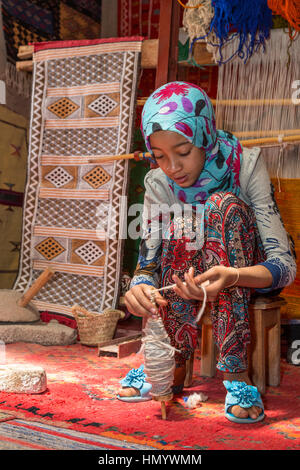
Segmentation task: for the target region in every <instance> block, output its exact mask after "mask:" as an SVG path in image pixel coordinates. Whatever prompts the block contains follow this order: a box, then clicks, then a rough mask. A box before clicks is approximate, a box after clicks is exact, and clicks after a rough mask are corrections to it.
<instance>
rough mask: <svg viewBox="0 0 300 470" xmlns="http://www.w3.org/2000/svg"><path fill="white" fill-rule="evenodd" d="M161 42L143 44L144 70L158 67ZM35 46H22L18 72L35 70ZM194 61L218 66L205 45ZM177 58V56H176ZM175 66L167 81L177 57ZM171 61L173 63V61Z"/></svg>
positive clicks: (197, 47) (197, 48)
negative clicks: (33, 58) (33, 56)
mask: <svg viewBox="0 0 300 470" xmlns="http://www.w3.org/2000/svg"><path fill="white" fill-rule="evenodd" d="M158 46H159V40H158V39H145V41H143V43H142V52H141V67H142V69H155V68H156V67H157V66H158V50H159V47H158ZM33 50H34V48H33V46H20V47H19V51H18V58H19V59H21V60H20V61H18V62H17V64H16V67H17V70H23V71H26V72H31V71H32V69H33V63H32V60H31V59H32V55H33ZM193 51H194V52H193V54H194V59H195V62H196V63H197V64H198V65H216V64H215V63H214V62H213V59H212V54H210V53H209V52H207V50H206V46H205V44H204V43H201V42H197V43H196V44H195V46H194V49H193ZM176 57H177V56H176ZM172 60H173V65H172V68H171V64H170V72H168V75H169V78H167V80H173V78H172V77H174V73H175V70H176V67H175V65H174V60H175V56H173V59H172ZM172 60H171V61H172ZM180 65H184V66H190V65H191V64H189V63H188V62H180Z"/></svg>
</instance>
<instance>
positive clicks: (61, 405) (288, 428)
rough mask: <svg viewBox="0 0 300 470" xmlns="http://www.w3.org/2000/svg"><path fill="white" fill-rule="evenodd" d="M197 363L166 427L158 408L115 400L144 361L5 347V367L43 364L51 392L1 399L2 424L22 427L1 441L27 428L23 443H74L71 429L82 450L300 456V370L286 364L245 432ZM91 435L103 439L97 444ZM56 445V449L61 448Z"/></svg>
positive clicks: (90, 351) (217, 384)
mask: <svg viewBox="0 0 300 470" xmlns="http://www.w3.org/2000/svg"><path fill="white" fill-rule="evenodd" d="M196 356H197V357H196V363H195V368H194V381H193V384H192V387H191V388H189V389H186V390H185V391H184V392H183V394H182V395H178V396H177V397H176V399H175V400H174V401H173V402H172V403H171V404H168V405H167V420H163V419H162V417H161V410H160V404H159V403H158V402H156V401H153V400H151V401H148V402H143V403H124V402H121V401H119V400H117V399H116V398H115V395H116V393H117V391H118V389H119V381H120V380H121V378H123V377H124V376H125V374H126V373H127V372H128V370H130V369H131V368H133V367H135V368H136V367H139V366H140V365H141V363H142V361H143V358H142V356H141V355H139V354H136V355H131V356H129V357H127V358H124V359H117V358H114V357H101V358H100V357H98V356H97V351H96V348H89V347H87V346H82V345H81V344H74V345H70V346H60V347H52V346H51V347H49V346H40V345H37V344H30V343H15V344H8V345H7V346H6V360H7V362H9V363H13V362H15V363H29V364H36V365H41V366H42V367H44V369H45V370H46V373H47V381H48V388H47V390H46V391H45V392H44V393H42V394H38V395H24V394H9V393H4V392H0V421H1V412H2V413H10V414H12V415H13V417H14V419H15V420H17V421H15V422H14V421H13V420H11V421H4V422H3V423H2V425H1V426H2V431H1V426H0V437H1V435H6V437H7V438H9V437H11V438H12V439H16V440H18V439H19V437H17V434H16V433H17V431H18V432H21V431H22V430H23V431H24V429H28V428H29V429H31V430H30V431H26V432H25V431H24V432H25V438H24V439H27V438H28V434H26V433H27V432H30V433H32V434H33V435H34V433H35V432H36V431H37V432H38V431H39V430H41V432H42V438H43V439H44V437H45V434H47V433H48V434H49V436H51V435H52V436H53V435H55V434H56V433H57V434H58V435H59V437H60V438H61V439H63V435H64V434H65V435H67V436H68V435H71V436H72V438H70V439H71V440H73V441H75V440H76V439H75V436H76V435H75V434H72V433H71V430H72V431H76V432H79V433H87V434H86V435H81V436H79V435H77V438H79V437H80V439H85V442H83V445H99V446H101V445H103V446H105V442H106V443H107V444H108V442H111V443H112V445H115V446H116V447H117V446H122V444H123V445H124V446H146V447H147V448H154V449H158V450H162V449H164V450H182V449H183V450H191V451H192V450H193V451H201V450H229V449H231V450H232V449H234V450H246V449H249V450H254V449H255V450H256V449H257V450H300V439H299V438H300V418H299V416H300V397H299V388H300V368H299V367H295V366H292V365H289V364H287V363H286V361H285V360H282V363H281V385H280V387H268V388H267V392H266V394H265V396H264V399H263V401H264V404H265V413H266V418H265V420H264V421H263V422H261V423H257V424H249V425H243V424H234V423H231V422H229V421H227V420H226V418H225V417H224V399H225V389H224V387H223V384H222V377H221V375H220V374H219V373H217V375H216V377H214V378H203V377H200V376H199V366H200V360H199V357H198V354H196ZM194 392H197V393H200V392H202V393H204V394H205V395H207V396H208V400H207V401H206V402H203V403H202V404H201V406H199V407H197V408H194V409H189V408H187V406H186V402H185V398H186V397H187V396H189V395H190V394H192V393H194ZM19 420H21V421H19ZM24 421H25V423H24ZM37 423H39V424H37ZM4 425H5V428H4ZM8 425H9V426H8ZM42 425H45V427H43V426H42ZM30 426H31V428H30ZM55 427H56V428H55ZM57 428H60V429H59V430H58V429H57ZM4 429H6V431H4ZM23 431H22V432H23ZM33 431H34V432H33ZM1 432H2V434H1ZM9 433H13V434H9ZM88 434H89V435H88ZM91 434H92V435H93V436H98V437H99V440H97V439H96V438H95V439H92V438H91V436H90V435H91ZM104 438H105V439H108V441H104V440H103V439H104ZM30 439H34V438H33V437H32V438H31V437H30ZM51 439H52V438H51ZM109 439H112V440H117V441H118V442H117V443H116V442H114V441H109ZM30 442H33V443H34V442H35V443H37V441H30ZM59 442H61V441H58V444H57V445H61V444H60V443H59ZM78 442H79V439H78ZM80 442H82V441H80ZM91 443H92V444H91ZM73 444H74V442H72V445H73ZM47 445H48V443H47ZM65 445H71V444H70V442H69V443H66V444H65ZM74 445H75V444H74ZM128 448H130V447H128ZM137 448H138V447H137Z"/></svg>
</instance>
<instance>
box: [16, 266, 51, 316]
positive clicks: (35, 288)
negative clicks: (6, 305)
mask: <svg viewBox="0 0 300 470" xmlns="http://www.w3.org/2000/svg"><path fill="white" fill-rule="evenodd" d="M53 275H54V271H52V269H50V268H47V269H45V271H43V272H42V274H41V275H40V276H39V277H38V278H37V279H36V280H35V281H34V283H33V284H32V286H31V287H30V288H29V289H28V290H27V291H26V292H24V294H23V295H22V297H21V298H20V300H19V301H18V306H19V307H26V305H27V304H28V303H29V302H30V300H31V299H32V298H33V297H34V296H35V295H36V294H37V293H38V292H39V291H40V290H41V288H42V287H43V286H44V285H45V284H46V283H47V282H48V281H49V279H51V277H52V276H53Z"/></svg>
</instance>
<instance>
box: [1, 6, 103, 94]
mask: <svg viewBox="0 0 300 470" xmlns="http://www.w3.org/2000/svg"><path fill="white" fill-rule="evenodd" d="M101 1H102V0H89V1H86V0H2V15H3V29H4V36H5V43H6V53H7V67H6V80H7V83H9V84H10V85H11V86H13V88H14V89H16V91H17V92H18V93H19V94H23V95H24V96H29V95H30V92H31V77H30V75H29V74H27V73H26V72H21V71H19V72H17V71H16V67H15V63H16V61H17V60H18V57H17V54H18V49H19V47H20V46H21V45H27V44H29V43H31V42H41V41H49V40H58V39H61V40H66V39H93V38H99V37H101Z"/></svg>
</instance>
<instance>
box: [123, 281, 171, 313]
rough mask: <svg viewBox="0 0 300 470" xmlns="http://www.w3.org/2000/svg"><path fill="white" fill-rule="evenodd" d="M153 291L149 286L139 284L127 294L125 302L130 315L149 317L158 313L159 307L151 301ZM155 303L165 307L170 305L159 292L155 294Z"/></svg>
mask: <svg viewBox="0 0 300 470" xmlns="http://www.w3.org/2000/svg"><path fill="white" fill-rule="evenodd" d="M151 290H152V289H151V286H149V285H148V284H138V285H137V286H133V287H132V288H131V289H130V290H129V291H127V292H126V294H125V296H124V301H125V305H126V307H127V309H128V310H129V312H130V313H132V314H133V315H136V316H138V317H149V316H154V315H156V314H157V313H158V309H157V307H155V306H154V305H153V303H152V302H151V300H150V299H151ZM155 302H156V303H157V304H158V305H161V306H164V307H165V306H166V305H168V302H167V300H166V299H164V298H163V297H162V296H161V294H160V293H159V292H155Z"/></svg>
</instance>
